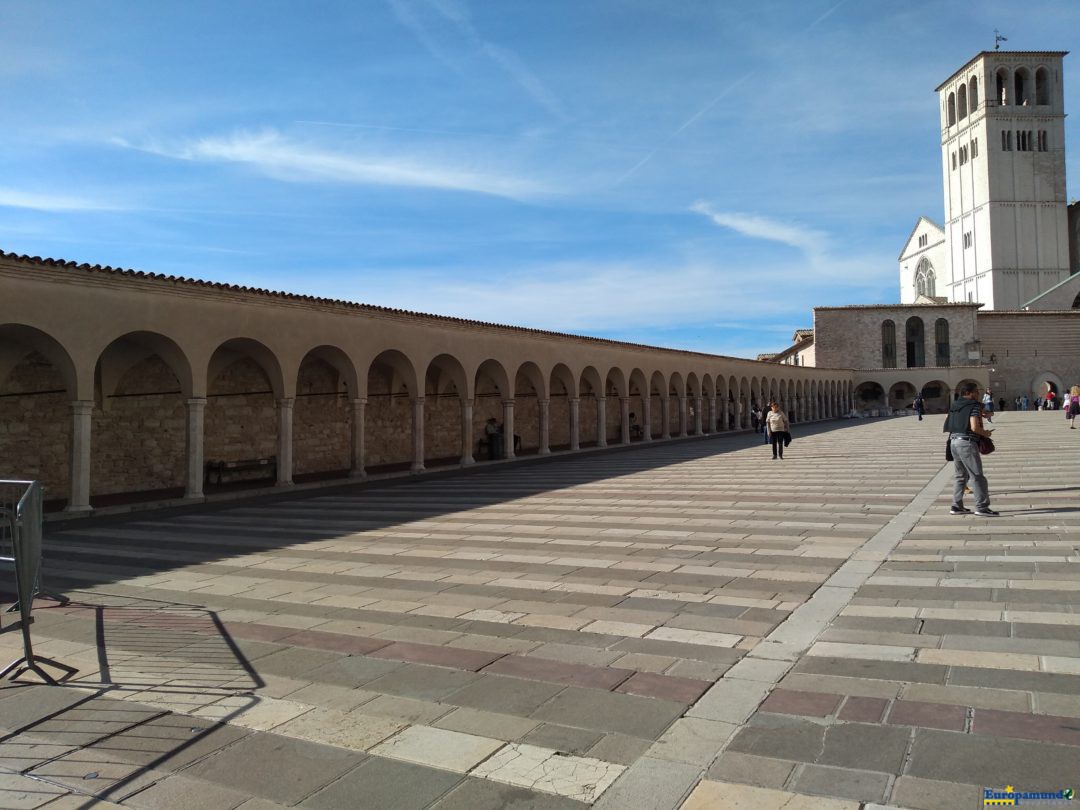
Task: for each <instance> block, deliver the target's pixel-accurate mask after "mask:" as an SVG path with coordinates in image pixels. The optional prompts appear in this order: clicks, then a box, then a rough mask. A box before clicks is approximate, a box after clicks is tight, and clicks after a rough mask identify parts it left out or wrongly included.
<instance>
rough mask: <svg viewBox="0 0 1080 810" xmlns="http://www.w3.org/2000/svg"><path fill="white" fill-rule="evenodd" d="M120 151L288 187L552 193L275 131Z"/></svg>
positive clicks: (515, 195) (531, 184) (513, 195)
mask: <svg viewBox="0 0 1080 810" xmlns="http://www.w3.org/2000/svg"><path fill="white" fill-rule="evenodd" d="M113 142H114V143H115V144H117V145H119V146H124V147H127V148H133V149H139V150H141V151H145V152H150V153H153V154H156V155H161V156H163V157H169V158H173V159H178V160H190V161H197V162H203V163H234V164H242V165H246V166H250V167H251V168H253V169H255V170H256V171H259V172H262V173H263V174H265V175H267V176H269V177H273V178H275V179H278V180H282V181H285V182H319V183H348V184H357V185H376V186H407V187H413V188H430V189H441V190H447V191H464V192H473V193H477V194H490V195H494V196H497V197H506V198H509V199H514V200H523V199H527V198H530V197H535V196H539V195H542V194H545V193H551V192H552V189H550V188H547V187H545V186H543V185H542V184H540V183H538V182H537V181H535V180H531V179H525V178H523V177H516V176H513V175H509V174H500V173H494V172H488V171H483V170H471V169H467V168H461V167H458V166H453V165H446V164H445V163H440V162H438V161H436V160H433V159H430V158H428V159H425V158H419V157H412V156H403V155H390V154H385V153H379V152H376V151H371V152H363V151H361V149H360V148H357V147H353V148H352V149H351V150H349V151H345V150H335V149H331V148H328V147H325V146H322V145H320V144H314V143H308V142H303V141H297V140H293V139H291V138H289V137H287V136H285V135H283V134H281V133H279V132H277V131H276V130H273V129H267V130H263V131H261V132H257V133H252V132H234V133H231V134H229V135H223V136H211V137H203V138H198V139H195V140H191V141H185V142H181V143H178V144H168V143H162V142H155V141H150V142H146V143H142V144H132V143H129V142H128V141H126V140H124V139H121V138H116V139H114V140H113Z"/></svg>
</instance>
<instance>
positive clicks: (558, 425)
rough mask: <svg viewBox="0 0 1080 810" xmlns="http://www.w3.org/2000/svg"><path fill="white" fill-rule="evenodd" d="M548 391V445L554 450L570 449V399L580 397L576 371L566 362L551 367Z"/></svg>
mask: <svg viewBox="0 0 1080 810" xmlns="http://www.w3.org/2000/svg"><path fill="white" fill-rule="evenodd" d="M548 391H549V392H550V393H549V394H548V399H549V403H550V404H549V405H548V420H549V425H550V427H549V438H548V445H549V447H550V449H552V450H568V449H569V448H570V431H571V425H570V416H571V413H570V400H576V399H577V398H578V385H577V380H576V378H575V377H574V373H573V372H572V371H570V369H569V367H568V366H567V365H566V364H565V363H556V364H555V367H554V368H552V369H551V380H550V381H549V383H548Z"/></svg>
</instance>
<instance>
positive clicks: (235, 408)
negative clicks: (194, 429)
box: [203, 338, 292, 484]
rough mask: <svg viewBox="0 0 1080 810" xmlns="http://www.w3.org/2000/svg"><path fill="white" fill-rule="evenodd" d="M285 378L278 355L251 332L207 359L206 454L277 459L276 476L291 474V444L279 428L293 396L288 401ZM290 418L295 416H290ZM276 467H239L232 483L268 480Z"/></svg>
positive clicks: (284, 478) (211, 458)
mask: <svg viewBox="0 0 1080 810" xmlns="http://www.w3.org/2000/svg"><path fill="white" fill-rule="evenodd" d="M284 395H285V379H284V376H283V374H282V370H281V364H280V363H279V362H278V358H277V356H276V355H275V354H274V353H273V351H271V350H270V349H269V348H268V347H267V346H266V345H265V344H263V343H260V342H259V341H257V340H253V339H251V338H233V339H231V340H226V341H225V342H223V343H221V344H220V345H219V346H218V347H217V349H215V350H214V352H213V354H211V355H210V359H209V361H208V363H207V370H206V413H205V417H204V423H203V436H204V438H203V455H204V458H205V459H206V462H207V464H211V463H214V462H228V461H247V460H251V459H271V458H272V459H274V461H275V464H276V467H277V482H278V483H288V482H290V481H291V480H292V465H291V456H290V454H291V452H292V444H291V441H289V438H290V437H288V436H285V437H284V438H285V439H286V440H285V441H282V440H281V439H282V432H281V430H280V429H279V428H280V426H281V424H282V422H283V421H284V420H285V419H286V418H287V417H288V416H289V415H291V414H290V411H289V409H291V407H292V402H291V401H289V402H285V401H284ZM290 424H291V422H290ZM271 469H272V468H271V467H270V466H269V465H267V466H265V467H262V468H254V469H251V470H245V471H238V472H236V473H235V474H232V475H230V479H231V481H232V482H233V483H237V484H240V483H243V482H254V481H257V482H259V483H262V484H265V483H268V481H267V476H268V473H269V471H270V470H271ZM219 483H220V482H219Z"/></svg>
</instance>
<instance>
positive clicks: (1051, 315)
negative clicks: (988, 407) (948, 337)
mask: <svg viewBox="0 0 1080 810" xmlns="http://www.w3.org/2000/svg"><path fill="white" fill-rule="evenodd" d="M978 326H979V337H980V338H981V340H982V353H983V360H984V362H989V363H990V366H991V368H993V369H994V371H993V372H992V373H991V375H990V385H991V387H992V388H993V389H994V395H995V397H997V396H1004V397H1005V398H1006V400H1008V401H1010V402H1011V401H1012V400H1013V399H1015V398H1016V397H1018V396H1022V395H1024V394H1027V395H1028V396H1029V397H1032V396H1034V395H1035V394H1041V393H1043V392H1045V386H1044V385H1043V383H1044V382H1045V380H1047V379H1051V380H1053V381H1054V382H1055V383H1057V384H1058V385H1059V387H1060V386H1065V387H1069V386H1072V385H1075V384H1077V383H1080V310H1070V311H1063V312H1002V311H997V312H985V313H980V314H979V321H978ZM991 355H992V356H993V358H994V359H993V360H992V361H991V360H990V357H991ZM1060 393H1061V392H1060V390H1059V391H1058V394H1059V395H1060ZM1058 401H1059V402H1060V396H1059V400H1058Z"/></svg>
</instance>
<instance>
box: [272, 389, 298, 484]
mask: <svg viewBox="0 0 1080 810" xmlns="http://www.w3.org/2000/svg"><path fill="white" fill-rule="evenodd" d="M277 404H278V451H277V485H278V486H279V487H291V486H292V485H293V480H292V475H293V405H295V404H296V400H295V399H293V398H292V397H285V398H284V399H279V400H278V402H277Z"/></svg>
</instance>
